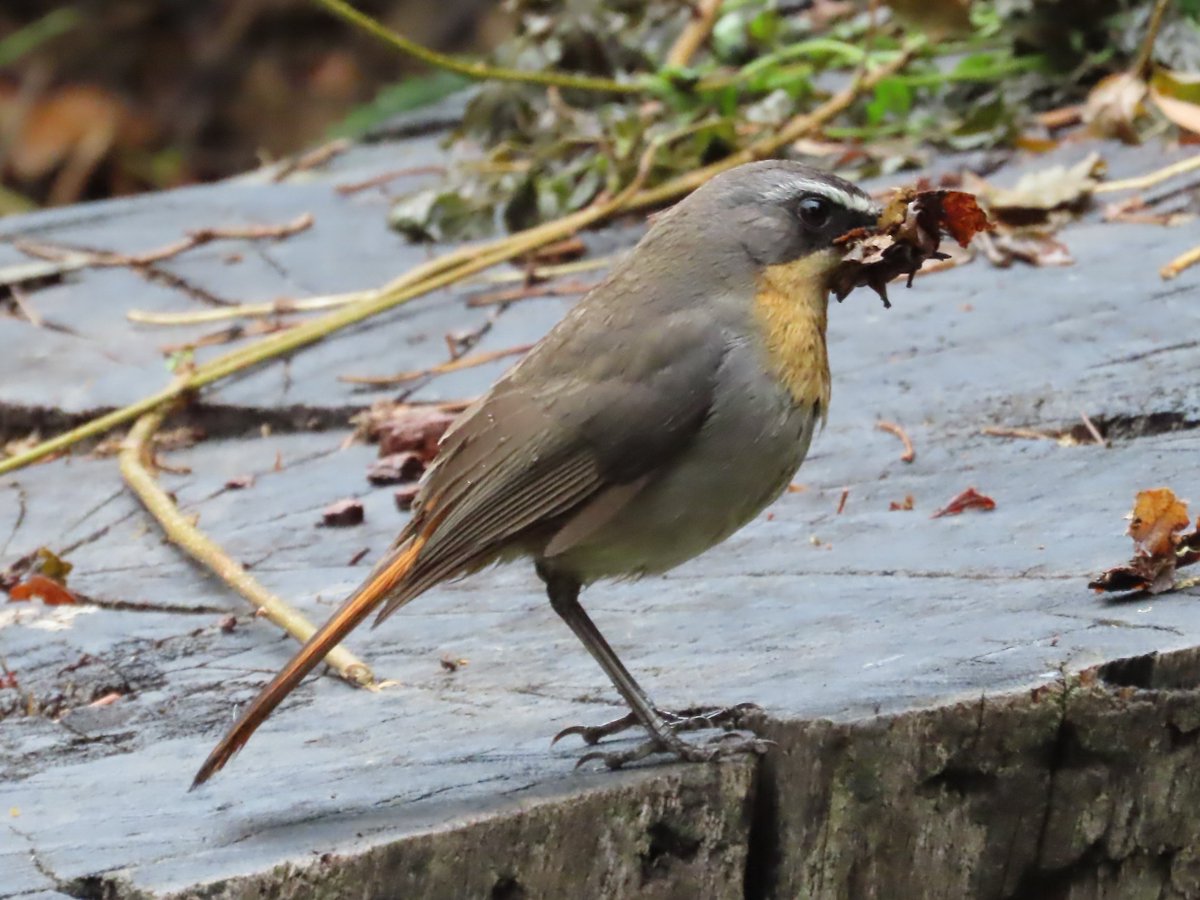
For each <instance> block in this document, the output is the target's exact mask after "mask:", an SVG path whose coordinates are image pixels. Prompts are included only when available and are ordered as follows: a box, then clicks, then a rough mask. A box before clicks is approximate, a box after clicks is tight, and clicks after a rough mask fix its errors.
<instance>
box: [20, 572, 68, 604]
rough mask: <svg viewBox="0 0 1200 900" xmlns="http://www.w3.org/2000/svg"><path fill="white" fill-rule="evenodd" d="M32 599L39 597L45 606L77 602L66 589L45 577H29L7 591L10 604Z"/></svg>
mask: <svg viewBox="0 0 1200 900" xmlns="http://www.w3.org/2000/svg"><path fill="white" fill-rule="evenodd" d="M34 597H40V598H41V599H42V602H43V603H45V604H46V605H47V606H70V605H72V604H75V603H78V602H79V601H78V600H77V599H76V598H75V595H74V594H72V593H71V592H70V591H69V590H67V589H66V587H64V586H63V585H61V584H59V583H58V582H57V581H53V580H51V579H49V578H47V577H46V576H45V575H37V574H33V575H30V576H28V577H27V578H26V579H25V580H24V581H22V582H21V583H20V584H17V585H14V586H13V587H11V588H9V590H8V599H9V601H10V602H13V601H24V600H32V599H33V598H34Z"/></svg>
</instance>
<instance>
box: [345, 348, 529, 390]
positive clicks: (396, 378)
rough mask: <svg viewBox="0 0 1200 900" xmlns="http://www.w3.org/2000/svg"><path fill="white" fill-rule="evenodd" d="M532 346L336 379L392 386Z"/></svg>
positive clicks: (377, 385)
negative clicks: (434, 364) (433, 364)
mask: <svg viewBox="0 0 1200 900" xmlns="http://www.w3.org/2000/svg"><path fill="white" fill-rule="evenodd" d="M532 347H533V344H521V345H519V346H517V347H505V348H504V349H502V350H489V351H487V352H486V353H476V354H474V355H473V356H460V357H458V358H457V359H452V360H450V361H449V362H444V363H440V364H438V365H436V366H430V367H429V368H428V369H414V370H413V371H411V372H399V373H397V374H395V375H339V376H338V381H345V382H347V383H349V384H366V385H370V386H372V387H394V386H396V385H400V384H407V383H408V382H410V381H417V380H418V379H421V378H431V377H433V376H435V375H445V374H446V373H447V372H458V371H460V370H462V369H473V368H475V367H476V366H482V365H486V364H487V363H490V362H495V361H496V360H498V359H504V358H505V357H507V356H518V355H520V354H522V353H528V352H529V351H530V349H531V348H532Z"/></svg>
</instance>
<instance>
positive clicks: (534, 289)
mask: <svg viewBox="0 0 1200 900" xmlns="http://www.w3.org/2000/svg"><path fill="white" fill-rule="evenodd" d="M595 286H596V283H595V282H589V281H564V282H561V283H560V284H544V283H543V284H531V285H529V286H528V287H514V288H506V289H504V290H502V291H488V292H487V293H484V294H475V295H474V296H472V297H469V298H468V299H467V306H499V305H501V304H506V303H515V302H516V301H518V300H532V299H533V298H535V297H574V296H576V295H578V294H586V293H587V292H588V291H590V290H591V289H592V288H594V287H595Z"/></svg>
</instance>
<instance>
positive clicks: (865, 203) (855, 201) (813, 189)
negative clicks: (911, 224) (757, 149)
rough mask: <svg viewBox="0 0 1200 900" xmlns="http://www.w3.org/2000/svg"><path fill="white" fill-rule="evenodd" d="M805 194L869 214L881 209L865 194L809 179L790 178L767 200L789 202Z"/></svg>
mask: <svg viewBox="0 0 1200 900" xmlns="http://www.w3.org/2000/svg"><path fill="white" fill-rule="evenodd" d="M804 193H808V194H818V195H820V196H822V197H824V198H825V199H827V200H831V201H833V202H834V203H836V204H838V205H839V206H842V207H845V208H846V209H853V210H857V211H858V212H864V213H869V212H874V211H876V210H877V209H878V208H879V207H878V206H877V205H876V203H875V201H874V200H872V199H871V198H870V197H868V196H866V195H864V194H852V193H850V192H849V191H845V190H842V189H841V188H840V187H837V186H836V185H832V184H830V183H829V182H827V181H813V180H812V179H809V178H790V179H788V181H787V183H786V184H781V185H778V186H776V187H772V188H769V189H768V190H767V199H769V200H787V199H790V198H792V197H798V196H799V195H800V194H804Z"/></svg>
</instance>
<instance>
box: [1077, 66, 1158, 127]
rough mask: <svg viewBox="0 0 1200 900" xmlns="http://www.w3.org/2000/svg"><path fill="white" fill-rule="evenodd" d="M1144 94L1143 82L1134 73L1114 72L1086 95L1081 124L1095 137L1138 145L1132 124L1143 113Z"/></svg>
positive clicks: (1144, 84) (1144, 83) (1145, 90)
mask: <svg viewBox="0 0 1200 900" xmlns="http://www.w3.org/2000/svg"><path fill="white" fill-rule="evenodd" d="M1146 92H1147V86H1146V82H1145V81H1143V80H1142V79H1141V78H1139V77H1138V76H1137V74H1136V73H1134V72H1117V73H1116V74H1115V75H1109V76H1108V77H1107V78H1102V79H1100V81H1098V82H1097V83H1096V86H1095V87H1093V88H1092V90H1091V93H1089V94H1088V98H1087V102H1086V103H1085V104H1084V106H1083V121H1084V122H1085V123H1086V124H1087V126H1088V130H1089V131H1091V132H1092V133H1093V134H1095V135H1097V136H1098V137H1106V138H1107V137H1115V138H1120V139H1121V140H1122V141H1124V142H1125V143H1127V144H1136V143H1139V140H1138V134H1137V129H1136V128H1135V127H1134V122H1135V121H1136V119H1137V117H1138V116H1139V115H1141V114H1142V112H1143V111H1144V107H1143V102H1144V101H1145V99H1146Z"/></svg>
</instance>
